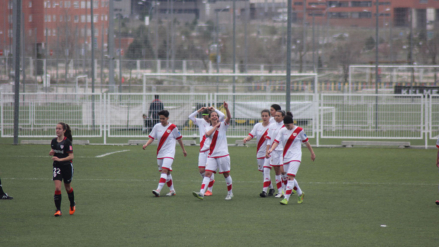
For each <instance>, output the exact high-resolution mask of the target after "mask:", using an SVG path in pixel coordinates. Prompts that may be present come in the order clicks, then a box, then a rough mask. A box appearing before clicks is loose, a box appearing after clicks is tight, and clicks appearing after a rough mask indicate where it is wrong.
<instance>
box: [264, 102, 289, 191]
mask: <svg viewBox="0 0 439 247" xmlns="http://www.w3.org/2000/svg"><path fill="white" fill-rule="evenodd" d="M286 114H288V115H290V116H291V115H292V114H291V112H287V113H285V111H282V110H279V111H276V113H275V115H274V120H275V121H276V122H274V123H272V124H270V126H269V127H268V135H267V139H268V141H267V149H266V153H265V157H266V158H270V166H272V167H273V168H274V171H275V178H276V186H277V194H276V195H275V197H276V198H281V197H282V196H283V194H284V192H285V189H284V184H283V183H282V173H283V172H284V170H283V161H282V151H283V146H282V145H277V148H276V149H275V152H273V153H271V154H269V153H268V150H269V149H270V148H271V145H272V143H273V141H274V138H276V136H277V133H279V130H280V129H281V128H283V127H284V122H283V119H284V117H285V115H286Z"/></svg>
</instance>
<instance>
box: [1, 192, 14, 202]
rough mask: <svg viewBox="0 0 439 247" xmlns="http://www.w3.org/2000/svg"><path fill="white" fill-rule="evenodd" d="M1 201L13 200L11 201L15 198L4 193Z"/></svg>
mask: <svg viewBox="0 0 439 247" xmlns="http://www.w3.org/2000/svg"><path fill="white" fill-rule="evenodd" d="M0 199H2V200H11V199H13V197H12V196H9V195H8V194H7V193H4V194H3V195H2V197H0Z"/></svg>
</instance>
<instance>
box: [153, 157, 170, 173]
mask: <svg viewBox="0 0 439 247" xmlns="http://www.w3.org/2000/svg"><path fill="white" fill-rule="evenodd" d="M172 162H174V159H170V158H164V159H157V166H158V168H159V171H160V172H161V171H162V167H163V168H166V169H168V170H170V171H172Z"/></svg>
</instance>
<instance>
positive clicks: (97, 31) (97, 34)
mask: <svg viewBox="0 0 439 247" xmlns="http://www.w3.org/2000/svg"><path fill="white" fill-rule="evenodd" d="M98 36H99V30H98V29H95V37H98Z"/></svg>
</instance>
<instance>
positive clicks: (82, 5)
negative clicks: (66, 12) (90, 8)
mask: <svg viewBox="0 0 439 247" xmlns="http://www.w3.org/2000/svg"><path fill="white" fill-rule="evenodd" d="M81 9H85V1H81Z"/></svg>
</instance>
